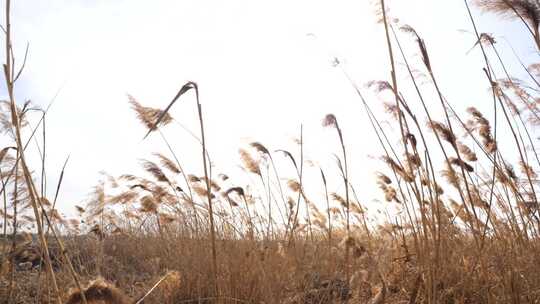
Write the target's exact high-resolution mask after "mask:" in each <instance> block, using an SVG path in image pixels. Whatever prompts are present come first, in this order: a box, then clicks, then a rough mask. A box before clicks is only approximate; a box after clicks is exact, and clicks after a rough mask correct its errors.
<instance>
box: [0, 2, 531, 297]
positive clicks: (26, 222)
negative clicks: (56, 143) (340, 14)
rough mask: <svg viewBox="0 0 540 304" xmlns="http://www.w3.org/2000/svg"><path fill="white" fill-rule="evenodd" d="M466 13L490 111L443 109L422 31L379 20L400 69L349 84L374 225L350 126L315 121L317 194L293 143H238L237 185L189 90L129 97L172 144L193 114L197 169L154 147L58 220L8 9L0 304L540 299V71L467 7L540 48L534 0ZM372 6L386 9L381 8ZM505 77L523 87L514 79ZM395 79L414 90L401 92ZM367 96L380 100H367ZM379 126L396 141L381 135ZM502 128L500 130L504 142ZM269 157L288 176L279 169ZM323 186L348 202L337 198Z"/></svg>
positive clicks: (151, 129) (194, 89)
mask: <svg viewBox="0 0 540 304" xmlns="http://www.w3.org/2000/svg"><path fill="white" fill-rule="evenodd" d="M464 3H465V6H464V7H466V8H467V9H469V10H468V11H467V10H465V11H464V14H468V17H470V22H471V23H470V25H471V31H473V33H474V34H475V35H476V41H477V43H476V44H475V46H474V48H473V50H472V51H475V52H480V53H482V54H483V57H482V58H484V62H483V65H484V72H485V76H486V78H485V82H484V83H479V84H478V85H479V86H481V87H483V88H485V89H486V90H487V89H489V92H490V96H491V97H490V98H489V99H487V100H482V101H478V103H482V104H484V105H485V104H489V105H490V107H491V108H492V112H491V113H489V114H484V113H482V112H480V111H479V110H478V109H477V106H476V105H475V104H470V105H469V107H468V108H466V109H463V108H456V106H454V105H453V104H452V103H451V102H450V101H448V100H447V99H446V98H445V92H444V91H443V89H442V87H444V86H442V85H440V84H439V75H438V74H437V71H436V69H433V68H432V66H435V65H436V63H435V62H432V60H431V58H430V52H429V49H428V47H427V46H426V44H425V43H424V40H423V39H422V33H419V32H417V31H415V29H414V28H413V27H412V26H409V25H405V24H399V23H397V22H396V21H393V20H392V21H391V20H390V18H388V17H387V16H386V9H380V17H381V18H380V19H381V21H380V26H381V27H382V28H384V33H385V35H386V37H385V39H386V40H385V41H386V42H387V49H385V50H381V51H384V52H386V53H387V54H388V62H389V63H390V66H391V67H392V70H391V71H389V73H388V81H386V80H376V81H372V82H370V83H368V84H367V85H365V86H361V85H357V84H356V83H355V82H354V81H352V80H351V85H352V86H353V89H355V90H356V92H357V94H358V100H359V102H361V103H362V105H363V106H364V109H365V113H366V114H367V117H368V118H369V120H370V124H371V126H372V130H371V132H374V134H376V138H378V142H377V144H378V145H379V147H380V158H379V161H380V162H381V165H384V168H385V169H384V170H381V171H380V172H373V174H374V175H373V176H374V182H373V184H374V185H377V186H378V187H379V188H380V191H381V195H382V197H384V198H385V201H384V202H380V204H385V205H387V206H389V208H388V209H387V210H392V211H391V212H390V211H389V212H387V213H386V214H384V215H383V217H384V218H385V220H384V221H382V220H378V221H377V222H376V223H375V224H374V222H373V221H370V220H369V217H370V216H371V215H370V213H369V212H367V210H368V206H366V204H364V203H363V201H362V200H363V199H364V198H363V197H362V193H361V191H357V190H356V188H360V187H359V186H358V185H356V184H355V181H354V180H349V167H348V162H347V159H348V158H351V157H354V155H351V154H348V151H347V147H348V146H347V142H348V141H349V140H352V138H353V136H354V134H355V132H356V131H355V130H345V129H341V127H340V124H339V121H338V118H336V116H334V115H332V114H328V115H327V116H326V117H321V120H322V126H321V128H326V129H328V130H329V131H330V132H332V133H333V134H335V136H336V139H337V140H338V141H337V142H338V143H339V145H338V146H337V147H336V151H339V153H337V154H336V155H335V163H336V167H337V168H338V172H339V174H338V175H336V176H329V175H327V172H325V171H324V170H323V169H320V170H319V168H316V169H317V171H320V175H319V176H316V177H315V178H317V179H318V180H319V181H320V185H321V187H323V188H324V189H322V192H323V193H325V195H324V197H322V198H319V197H317V196H316V195H314V194H313V193H310V192H309V191H307V190H306V185H305V184H304V183H305V181H306V180H313V177H311V178H310V179H307V178H306V176H305V171H306V170H305V168H306V166H311V167H313V166H314V164H311V163H308V162H307V161H306V158H305V155H304V150H303V137H302V134H301V135H300V137H299V139H298V145H297V150H295V151H285V150H272V149H270V148H267V147H266V146H265V145H264V143H260V142H252V143H251V144H250V145H248V146H246V147H243V148H241V149H240V150H239V159H240V160H241V162H242V164H243V169H244V172H245V175H246V176H245V178H238V177H235V176H230V177H229V176H227V175H226V174H225V173H222V172H213V171H212V169H213V168H212V166H211V165H210V159H209V158H210V157H211V155H209V153H208V151H207V150H206V144H207V142H206V139H205V136H204V135H205V134H204V131H205V129H204V122H205V118H204V113H203V111H202V107H201V103H200V101H199V86H198V85H197V83H196V82H188V83H186V84H185V85H184V86H182V87H181V88H180V90H179V91H178V93H177V95H176V96H175V98H174V99H173V100H172V101H171V102H170V103H169V104H163V108H161V109H155V108H150V107H146V106H145V105H143V104H142V103H141V102H140V101H138V100H137V98H136V97H134V96H128V97H127V98H126V102H129V104H130V106H131V108H132V110H133V113H134V115H133V119H138V120H139V121H140V123H141V124H143V125H144V126H145V127H146V128H147V130H148V133H147V134H146V136H160V135H161V138H162V140H163V141H164V142H165V143H167V138H166V136H165V135H164V134H163V133H161V131H160V128H161V127H163V126H165V125H168V124H170V123H171V122H173V121H174V117H172V115H171V114H170V113H169V110H170V109H171V108H172V107H176V106H177V103H179V101H180V100H183V106H184V107H186V108H190V107H191V109H193V113H194V115H197V117H198V120H199V125H198V126H195V127H194V129H195V130H198V132H199V133H198V134H196V136H197V137H198V139H199V141H200V145H189V146H186V147H184V148H185V149H193V150H196V151H199V152H200V160H199V161H200V162H201V168H203V170H202V171H201V172H185V171H184V169H183V164H182V162H180V161H179V159H178V158H177V153H179V152H180V151H174V150H173V149H171V150H169V151H160V152H156V153H155V154H154V155H152V156H151V157H150V158H149V159H148V160H144V161H142V163H141V166H142V169H143V170H144V172H145V173H144V174H142V175H141V176H135V175H131V174H127V173H126V174H124V175H121V176H109V175H104V178H103V180H101V181H100V182H98V183H97V185H96V186H95V188H94V189H93V190H92V195H91V197H90V198H89V199H88V201H87V202H85V204H84V205H81V206H77V210H78V213H79V215H78V218H76V219H65V218H63V217H62V216H60V214H59V212H58V211H57V210H56V208H55V206H56V196H49V197H42V196H41V195H40V193H42V192H41V191H40V189H39V188H40V185H39V183H38V181H39V180H40V174H44V173H43V172H38V171H35V170H33V168H29V167H28V166H27V155H26V154H25V148H26V146H27V145H28V143H29V142H30V141H31V140H32V137H33V136H34V134H35V133H38V132H45V126H44V124H42V122H43V120H39V121H29V118H28V115H27V113H29V111H31V110H33V109H34V108H33V107H32V105H30V104H29V103H24V104H23V103H21V102H20V101H17V100H15V97H14V93H13V90H14V87H15V86H16V80H17V78H18V76H19V75H20V72H21V71H22V69H23V68H24V65H22V67H21V65H20V64H19V65H17V66H14V64H13V56H14V54H13V53H12V50H11V41H12V37H11V31H10V17H9V15H10V1H7V5H6V10H5V14H6V20H7V23H6V24H3V25H2V26H3V36H2V37H3V38H5V45H4V47H5V49H6V52H5V56H6V58H5V61H4V62H5V63H4V66H3V71H4V75H5V81H6V87H7V89H8V92H7V95H8V96H9V99H8V100H5V101H2V104H1V107H0V110H1V112H0V127H1V128H2V133H3V134H5V135H4V136H5V137H6V140H5V142H8V143H9V144H7V145H6V147H5V148H3V149H1V150H0V181H1V192H0V193H1V194H0V197H1V199H2V203H0V205H1V206H0V207H1V209H0V215H1V217H2V223H3V225H2V229H0V232H1V234H2V238H1V239H0V241H1V242H0V303H6V304H15V303H58V304H60V303H89V304H90V303H94V304H98V303H100V304H106V303H261V304H262V303H266V304H274V303H283V304H285V303H287V304H293V303H295V304H308V303H309V304H324V303H350V304H357V303H358V304H359V303H370V304H382V303H389V304H394V303H396V304H397V303H409V304H414V303H426V304H435V303H449V304H450V303H455V304H465V303H470V304H473V303H513V304H518V303H540V263H539V261H540V205H539V202H538V198H539V196H538V194H537V193H536V192H538V191H540V185H539V180H538V170H539V169H540V159H539V156H538V153H537V151H536V147H537V146H538V140H539V135H540V134H539V133H538V125H539V124H540V109H539V105H540V102H539V100H540V99H539V97H540V83H539V80H540V64H536V63H534V62H531V63H528V62H523V61H522V60H521V59H520V58H517V60H515V61H512V62H505V61H503V59H502V57H501V56H500V53H499V52H500V50H499V48H498V44H497V41H496V40H495V39H494V38H493V37H492V36H491V35H490V34H487V33H480V32H476V28H477V27H476V23H475V16H474V14H472V13H471V11H470V9H472V6H474V7H475V8H477V9H480V10H483V11H485V12H486V13H492V14H493V15H494V16H495V17H496V18H499V17H500V18H508V19H513V20H515V22H518V23H520V24H522V26H523V31H525V32H527V33H530V38H531V43H532V45H534V46H535V47H536V48H537V51H539V50H540V33H539V25H540V4H539V2H538V1H535V0H478V1H472V2H468V1H465V2H464ZM378 5H379V6H380V7H382V8H385V3H384V1H380V3H378ZM405 41H407V42H408V43H407V44H405ZM411 42H412V43H411ZM405 45H407V46H410V45H413V46H414V48H415V49H405V48H404V46H405ZM462 51H464V52H465V51H467V50H462ZM407 54H415V55H414V56H413V55H407ZM419 59H420V60H419ZM18 62H20V61H18ZM398 63H399V64H398ZM336 66H337V67H336V68H340V67H339V62H336ZM509 67H512V68H513V69H521V70H522V71H523V72H525V75H527V76H528V77H527V78H526V79H518V78H515V77H514V76H513V75H509V72H508V70H509ZM463 69H464V71H463V72H464V73H467V71H466V69H467V67H466V66H464V67H463ZM396 73H400V74H404V75H409V76H410V81H408V82H398V79H400V78H398V77H396ZM419 73H421V74H422V82H423V83H422V84H421V83H420V80H419V77H420V76H419ZM345 74H346V72H345ZM349 79H350V78H349ZM426 87H427V88H429V92H430V93H427V91H428V89H426ZM201 90H202V88H201ZM368 90H370V91H373V92H375V93H376V94H381V95H382V94H386V96H390V98H387V99H388V100H389V101H388V102H386V103H384V104H381V103H380V102H379V103H374V102H371V101H369V100H367V99H366V97H365V96H366V94H365V92H366V91H368ZM405 92H406V93H405ZM431 92H434V94H432V93H431ZM381 107H383V108H384V110H385V111H386V116H384V117H383V116H382V115H381V113H382V111H380V108H381ZM42 113H43V117H45V115H46V114H47V112H46V111H42ZM32 117H33V116H32ZM383 120H389V121H391V124H392V125H393V126H394V127H395V130H399V131H398V132H389V131H388V128H386V127H384V126H383V124H382V121H383ZM500 130H504V134H509V135H508V136H506V137H505V138H501V137H499V136H500V134H499V136H498V134H497V133H498V132H497V131H500ZM47 132H54V130H47ZM500 132H502V131H500ZM144 135H145V134H141V137H142V136H144ZM503 144H504V145H505V146H504V149H503V148H502V145H503ZM278 156H279V158H278ZM275 161H276V162H278V161H280V162H284V163H285V164H287V166H290V168H291V170H292V171H291V172H295V174H294V175H292V176H287V175H286V174H285V173H282V172H280V171H279V170H278V169H277V168H278V167H279V166H276V164H275ZM315 166H316V165H315ZM245 180H248V181H251V184H247V183H245V182H244V181H245ZM329 180H332V181H334V182H335V181H338V182H339V183H341V184H342V185H343V186H342V187H341V189H342V191H340V192H339V193H333V192H329V190H328V189H327V181H329ZM239 181H242V182H239ZM61 182H62V179H60V182H59V185H58V189H59V188H60V184H61ZM355 187H356V188H355ZM23 226H24V227H31V228H32V229H31V231H32V233H26V232H22V229H21V227H23ZM81 290H84V292H81Z"/></svg>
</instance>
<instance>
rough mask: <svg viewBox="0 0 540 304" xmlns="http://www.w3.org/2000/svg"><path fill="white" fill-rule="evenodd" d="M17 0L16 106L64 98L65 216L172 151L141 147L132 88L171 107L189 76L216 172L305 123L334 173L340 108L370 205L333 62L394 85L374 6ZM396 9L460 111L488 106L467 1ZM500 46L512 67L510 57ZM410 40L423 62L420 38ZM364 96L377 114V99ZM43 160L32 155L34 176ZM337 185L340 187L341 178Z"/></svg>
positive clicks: (508, 29)
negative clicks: (101, 187)
mask: <svg viewBox="0 0 540 304" xmlns="http://www.w3.org/2000/svg"><path fill="white" fill-rule="evenodd" d="M13 2H14V3H13V17H12V23H13V32H14V33H13V36H14V43H15V51H16V52H15V55H16V57H17V60H18V62H19V63H20V61H21V60H22V57H23V54H24V48H25V45H26V43H27V42H29V43H30V52H29V58H28V62H27V65H26V69H25V71H24V74H23V75H22V77H21V79H20V80H19V81H18V82H17V88H16V93H17V98H18V102H19V103H22V102H23V101H24V100H25V99H31V100H32V101H33V102H34V103H35V104H38V105H40V106H42V107H46V106H47V105H48V104H49V103H50V101H51V100H52V99H53V97H54V96H55V94H56V93H57V92H58V91H59V90H60V91H59V95H58V97H57V98H56V100H55V103H54V105H53V106H52V107H51V109H50V112H49V114H48V121H47V132H48V148H47V172H48V179H49V195H52V194H53V189H54V187H55V183H56V180H57V178H58V174H59V172H60V169H61V167H62V164H63V162H64V160H65V158H66V157H67V155H68V154H69V155H71V159H70V162H69V165H68V168H67V172H66V175H65V180H64V184H63V191H62V193H61V195H60V203H59V204H60V209H61V210H62V211H64V212H66V213H72V209H73V206H74V205H75V204H78V203H80V202H81V201H83V200H84V198H85V197H86V195H87V193H88V192H89V191H90V188H91V187H92V186H93V185H94V184H95V183H96V181H97V179H98V178H99V175H98V172H99V171H101V170H106V171H107V172H109V173H110V174H112V175H120V174H123V173H130V172H136V170H137V167H138V164H139V161H138V160H139V159H140V158H149V157H151V152H153V151H157V150H161V151H163V152H166V151H164V150H162V148H163V146H162V144H161V141H160V140H159V136H157V135H153V136H151V137H150V138H149V139H147V140H145V141H142V137H143V135H144V133H145V130H144V128H143V127H142V126H141V125H140V124H139V123H138V122H137V121H136V119H135V116H134V114H133V112H132V111H131V110H130V107H129V104H128V102H127V97H126V94H127V93H129V94H131V95H133V96H134V97H136V98H137V99H138V100H139V101H140V102H141V103H142V104H144V105H148V106H153V107H159V108H163V107H165V106H166V105H167V104H168V102H169V101H170V100H171V98H172V97H173V96H174V95H175V94H176V91H177V90H178V89H179V88H180V87H181V86H182V84H183V83H185V82H186V81H188V80H192V81H195V82H197V83H198V84H199V87H200V91H201V102H202V103H203V110H204V115H205V124H206V129H207V132H208V134H207V140H208V142H209V150H210V153H211V155H212V157H213V161H214V164H215V165H216V168H215V169H214V172H216V173H217V172H221V171H225V172H229V171H230V170H234V168H236V167H237V165H238V164H239V158H238V152H237V151H238V148H239V147H242V145H245V144H246V143H247V142H249V141H251V140H258V141H261V142H262V143H264V144H266V145H267V146H269V148H271V149H272V150H274V149H280V148H288V149H294V148H295V146H294V145H293V144H292V143H293V141H292V138H293V137H298V134H299V131H300V124H303V125H304V133H305V141H306V150H307V151H306V153H307V154H308V157H309V158H310V159H313V160H314V161H318V162H320V163H321V164H323V165H324V166H325V167H326V169H327V170H328V171H329V172H331V174H334V173H335V172H336V170H337V169H336V168H335V165H334V163H333V162H332V153H334V152H337V151H339V150H338V147H339V146H338V145H337V142H336V138H335V134H334V133H333V132H330V131H328V130H326V131H325V130H323V128H322V126H321V120H322V118H323V117H324V116H325V114H327V113H334V114H335V115H336V116H337V118H338V120H339V123H340V125H341V127H342V129H343V130H344V136H345V141H346V143H347V145H348V149H349V154H350V159H351V160H350V162H351V168H352V170H351V171H352V173H351V175H352V179H351V180H352V182H353V183H354V184H355V185H358V186H357V190H358V189H362V191H361V192H362V197H361V199H362V200H364V201H370V200H371V199H373V197H372V196H373V195H372V194H373V193H374V192H376V190H373V189H374V188H375V183H374V181H373V178H372V176H373V171H374V170H375V168H376V167H377V165H376V164H375V163H377V162H376V161H373V157H374V156H377V155H380V154H381V153H380V149H379V148H378V147H377V145H376V141H375V138H374V135H373V134H372V132H370V131H369V125H368V123H367V120H366V116H365V115H364V113H363V112H362V108H361V106H360V101H359V100H358V98H357V96H356V95H355V92H354V91H353V90H352V89H351V87H350V85H349V83H348V82H347V80H346V78H345V77H344V76H343V74H342V72H341V70H340V69H339V68H335V67H333V66H332V58H333V57H334V56H336V57H338V58H339V59H340V61H341V62H342V67H344V68H345V69H346V70H347V71H348V72H349V73H350V74H351V75H352V77H353V78H354V79H355V81H356V82H357V83H358V84H359V85H363V84H364V83H365V82H367V81H369V80H374V79H376V80H378V79H384V80H389V67H388V58H387V49H386V45H385V40H384V32H383V31H382V30H383V29H382V26H381V25H380V24H377V23H376V22H375V21H376V18H375V16H374V12H375V9H374V7H375V6H374V5H373V4H372V3H370V1H366V0H354V1H328V0H326V1H317V0H298V1H291V0H288V1H285V0H274V1H253V0H229V1H211V0H184V1H135V0H129V1H110V0H108V1H85V0H80V1H79V0H77V1H74V0H72V1H60V0H55V1H53V0H51V1H36V0H34V1H30V0H27V1H22V0H21V1H13ZM389 6H390V8H391V9H390V13H391V15H392V17H394V18H399V19H400V21H401V22H402V23H407V24H410V25H412V26H414V27H415V28H416V29H417V31H418V32H419V33H420V34H421V35H422V36H423V37H424V39H425V41H426V44H427V46H428V49H429V51H430V55H431V57H432V63H433V66H434V69H435V70H436V72H437V73H438V75H439V77H440V83H441V86H442V89H443V91H444V92H445V94H446V96H447V97H448V99H449V101H450V102H452V103H453V104H454V105H456V107H457V108H458V109H460V110H464V109H465V108H466V107H467V106H469V105H473V104H474V105H477V106H478V107H482V106H483V105H488V104H489V102H490V100H489V99H485V96H486V92H487V90H486V89H487V83H486V82H485V76H484V75H483V72H482V70H481V68H482V66H483V61H482V60H481V58H480V54H479V53H478V50H475V51H473V52H471V53H469V54H466V52H467V51H468V50H469V49H470V48H471V47H472V45H473V44H474V43H475V38H474V36H473V35H471V34H470V33H466V32H463V31H460V30H467V31H471V25H470V22H469V19H468V16H467V14H466V10H465V6H464V4H463V1H446V0H444V1H443V0H431V1H427V0H407V1H403V0H402V1H390V2H389ZM474 13H475V17H477V18H478V19H477V21H478V22H479V26H480V31H481V32H489V33H493V34H495V35H496V36H504V37H506V38H507V39H508V40H509V41H510V42H511V43H512V44H513V45H514V47H515V48H516V49H517V52H518V54H519V55H520V56H521V57H522V58H524V59H526V60H527V61H528V62H531V61H534V60H537V58H536V57H535V56H536V51H535V49H534V47H533V45H532V44H531V41H530V39H529V37H527V36H525V31H524V30H523V28H522V27H521V25H519V24H516V23H510V22H506V21H500V20H497V19H496V18H495V17H494V16H492V15H487V14H486V15H481V14H480V13H479V12H477V11H475V12H474ZM3 20H4V18H3V16H2V22H3ZM406 37H407V36H403V39H406ZM498 39H499V41H500V43H499V44H500V47H501V49H502V50H503V54H504V57H505V59H506V60H508V61H509V62H512V63H514V62H515V59H514V57H513V55H512V53H511V52H510V51H509V49H508V48H507V47H506V46H505V42H504V41H503V40H502V39H501V38H498ZM406 46H407V47H408V49H407V52H408V53H409V54H410V55H411V56H413V58H414V63H415V64H417V65H418V63H419V60H420V59H419V57H418V56H417V55H414V54H416V53H417V50H416V49H415V48H414V44H407V45H406ZM2 50H3V48H2ZM2 56H4V55H3V53H2ZM2 58H3V57H2ZM399 62H401V60H399ZM418 66H420V65H418ZM516 73H517V71H516ZM401 74H402V76H403V77H400V79H402V80H404V81H405V80H406V79H407V78H406V77H405V76H404V75H403V73H401ZM1 95H4V96H5V87H4V86H2V91H1ZM366 95H367V96H368V97H369V100H370V102H372V103H373V105H374V106H375V107H378V106H377V104H378V102H379V101H378V99H377V98H376V97H375V96H373V95H370V94H368V93H367V92H366ZM192 99H193V97H192V96H191V95H186V96H185V98H183V102H182V103H179V104H178V105H176V106H175V107H174V108H173V110H172V111H171V114H172V115H173V116H174V117H175V118H176V119H177V120H178V121H180V122H182V124H184V125H185V126H187V127H188V128H190V129H191V130H193V131H194V132H196V133H197V134H198V132H197V131H198V125H197V117H196V112H195V107H194V102H193V100H192ZM483 100H484V101H483ZM433 102H434V104H437V103H438V101H436V102H437V103H435V101H433ZM164 132H165V134H166V135H167V137H168V138H170V139H171V141H172V142H173V146H174V149H175V151H176V152H177V153H178V155H179V157H180V158H181V160H182V161H183V162H184V163H185V164H187V167H188V168H190V169H191V170H195V171H197V170H200V165H199V164H200V160H199V150H200V148H199V147H198V145H197V142H196V141H195V140H194V139H193V138H191V137H190V136H189V134H187V133H186V132H184V131H183V130H182V128H180V127H179V126H177V125H174V124H173V125H171V126H168V127H166V128H165V129H164ZM36 154H37V153H35V152H34V153H33V156H32V157H33V158H32V159H33V167H34V169H36V170H38V169H39V164H38V163H37V162H36V161H37V155H36ZM196 173H197V172H196ZM198 174H201V172H200V171H199V172H198ZM331 187H332V189H331V190H339V183H335V184H332V185H331ZM365 188H368V189H365Z"/></svg>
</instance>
